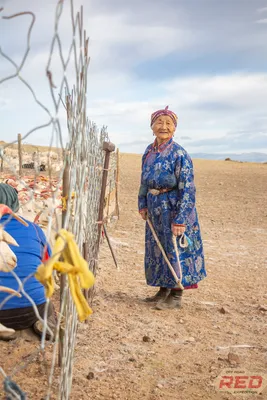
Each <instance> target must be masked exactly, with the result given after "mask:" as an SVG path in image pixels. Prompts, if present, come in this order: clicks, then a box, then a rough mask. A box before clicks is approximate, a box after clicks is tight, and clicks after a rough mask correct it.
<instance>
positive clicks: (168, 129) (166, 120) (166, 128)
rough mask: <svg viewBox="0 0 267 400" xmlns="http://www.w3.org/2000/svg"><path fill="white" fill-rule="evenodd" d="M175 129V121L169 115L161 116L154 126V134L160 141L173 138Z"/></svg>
mask: <svg viewBox="0 0 267 400" xmlns="http://www.w3.org/2000/svg"><path fill="white" fill-rule="evenodd" d="M175 129H176V128H175V125H174V123H173V120H172V119H171V117H169V115H161V116H160V117H158V118H157V119H156V121H155V122H154V124H153V125H152V130H153V133H154V135H155V136H156V137H157V139H159V140H160V141H162V140H166V139H169V138H171V137H172V136H173V134H174V132H175Z"/></svg>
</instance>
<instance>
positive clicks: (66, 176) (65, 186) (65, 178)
mask: <svg viewBox="0 0 267 400" xmlns="http://www.w3.org/2000/svg"><path fill="white" fill-rule="evenodd" d="M65 158H66V164H65V169H64V173H63V187H62V197H64V198H65V199H66V198H67V196H68V194H69V189H70V165H69V156H68V154H65ZM66 204H67V201H66ZM67 211H68V210H67V207H66V209H64V208H62V228H64V227H65V222H66V216H67ZM65 286H66V275H64V274H61V275H60V309H61V305H62V302H63V294H64V289H65ZM63 344H64V330H63V329H62V327H60V328H59V352H58V364H59V366H61V365H62V356H63Z"/></svg>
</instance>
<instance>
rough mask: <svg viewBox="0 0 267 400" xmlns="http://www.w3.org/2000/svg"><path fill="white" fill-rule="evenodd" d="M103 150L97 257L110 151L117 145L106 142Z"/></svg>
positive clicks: (97, 246)
mask: <svg viewBox="0 0 267 400" xmlns="http://www.w3.org/2000/svg"><path fill="white" fill-rule="evenodd" d="M103 150H104V151H105V152H106V154H105V162H104V171H103V177H102V186H101V194H100V202H99V212H98V239H97V245H96V258H97V257H98V251H99V246H100V238H101V231H102V224H103V218H104V202H105V194H106V187H107V180H108V168H109V160H110V153H112V152H113V151H114V150H115V145H114V144H113V143H110V142H104V144H103Z"/></svg>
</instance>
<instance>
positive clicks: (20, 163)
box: [18, 133, 22, 177]
mask: <svg viewBox="0 0 267 400" xmlns="http://www.w3.org/2000/svg"><path fill="white" fill-rule="evenodd" d="M18 153H19V176H20V177H21V176H22V150H21V134H20V133H19V134H18Z"/></svg>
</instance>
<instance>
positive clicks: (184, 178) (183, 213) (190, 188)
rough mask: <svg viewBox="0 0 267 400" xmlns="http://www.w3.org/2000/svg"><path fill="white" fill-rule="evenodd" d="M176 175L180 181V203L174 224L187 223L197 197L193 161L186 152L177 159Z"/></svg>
mask: <svg viewBox="0 0 267 400" xmlns="http://www.w3.org/2000/svg"><path fill="white" fill-rule="evenodd" d="M175 176H176V178H177V182H178V203H177V214H176V216H175V218H174V220H173V224H185V225H186V224H187V219H188V216H189V215H190V213H191V212H192V210H193V209H194V207H195V199H196V188H195V183H194V167H193V162H192V160H191V158H190V156H189V155H188V154H187V153H186V152H185V153H183V154H182V155H181V157H180V158H179V159H178V160H177V164H176V168H175Z"/></svg>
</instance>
